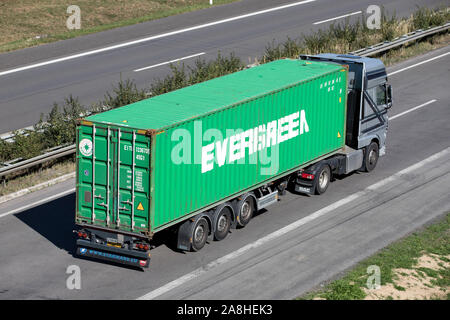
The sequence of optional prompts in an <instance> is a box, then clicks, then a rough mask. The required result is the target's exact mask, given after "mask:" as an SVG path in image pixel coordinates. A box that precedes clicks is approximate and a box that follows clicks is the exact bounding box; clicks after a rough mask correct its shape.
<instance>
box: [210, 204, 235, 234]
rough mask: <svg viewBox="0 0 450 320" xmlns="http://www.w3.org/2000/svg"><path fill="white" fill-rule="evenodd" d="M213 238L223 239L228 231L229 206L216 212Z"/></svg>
mask: <svg viewBox="0 0 450 320" xmlns="http://www.w3.org/2000/svg"><path fill="white" fill-rule="evenodd" d="M215 224H216V225H215V228H214V230H215V231H214V239H216V240H217V241H220V240H223V239H225V237H226V236H227V235H228V233H229V232H230V227H231V209H230V207H223V208H222V210H220V212H219V213H218V214H217V217H216V219H215Z"/></svg>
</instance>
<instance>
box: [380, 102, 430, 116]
mask: <svg viewBox="0 0 450 320" xmlns="http://www.w3.org/2000/svg"><path fill="white" fill-rule="evenodd" d="M436 101H437V100H436V99H433V100H430V101H428V102H425V103H422V104H421V105H420V106H417V107H414V108H411V109H409V110H406V111H403V112H401V113H399V114H396V115H395V116H392V117H390V118H389V120H394V119H395V118H398V117H401V116H404V115H405V114H407V113H410V112H412V111H414V110H417V109H420V108H423V107H425V106H427V105H429V104H432V103H434V102H436Z"/></svg>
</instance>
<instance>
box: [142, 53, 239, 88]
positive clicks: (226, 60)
mask: <svg viewBox="0 0 450 320" xmlns="http://www.w3.org/2000/svg"><path fill="white" fill-rule="evenodd" d="M243 67H244V64H243V63H242V61H241V60H240V59H239V58H238V57H236V56H235V55H234V53H231V54H230V56H229V57H224V56H222V55H221V54H220V52H219V53H218V55H217V58H216V59H215V60H212V61H208V62H207V61H205V60H204V59H197V60H196V61H195V62H194V66H192V67H190V66H188V67H186V66H185V65H184V63H182V64H181V65H180V64H170V69H171V71H172V72H171V74H169V75H167V76H166V77H165V78H164V79H156V80H155V82H154V83H152V84H151V85H150V92H151V94H152V96H157V95H160V94H163V93H167V92H170V91H173V90H177V89H181V88H184V87H187V86H190V85H193V84H196V83H200V82H203V81H207V80H210V79H213V78H217V77H220V76H224V75H226V74H230V73H233V72H236V71H239V70H241V69H242V68H243Z"/></svg>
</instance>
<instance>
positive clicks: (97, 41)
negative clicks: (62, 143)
mask: <svg viewBox="0 0 450 320" xmlns="http://www.w3.org/2000/svg"><path fill="white" fill-rule="evenodd" d="M295 2H299V1H279V0H277V1H265V0H264V1H255V0H245V1H242V2H239V3H234V4H230V5H226V6H223V7H220V8H218V7H215V8H210V9H207V10H202V11H199V12H192V13H187V14H183V15H179V16H176V17H169V18H165V19H161V20H157V21H150V22H147V23H144V24H139V25H136V26H130V27H125V28H119V29H116V30H110V31H106V32H101V33H98V34H95V35H89V36H85V37H80V38H76V39H71V40H67V41H61V42H58V43H54V44H49V45H43V46H40V47H36V48H29V49H24V50H20V51H17V52H12V53H6V54H0V74H1V73H2V72H4V71H6V70H10V69H14V68H19V67H23V66H26V65H29V64H35V63H39V62H42V61H47V60H51V59H57V58H64V57H66V56H68V55H71V54H76V53H80V52H87V51H89V50H95V49H101V48H104V47H108V46H111V45H116V44H119V43H124V42H126V41H134V40H136V39H140V38H143V37H148V36H155V35H159V34H165V33H167V32H171V31H174V30H183V29H185V28H188V27H192V26H198V25H201V24H205V23H211V22H214V21H220V20H223V19H226V18H230V17H236V16H240V15H245V14H250V13H252V12H257V11H260V10H265V9H268V8H274V7H278V6H282V5H286V4H292V3H295ZM442 3H443V2H442V0H427V1H425V0H416V1H414V2H411V1H409V0H394V1H388V0H379V1H377V3H376V4H379V5H384V6H385V7H386V9H387V10H388V11H389V12H394V11H396V13H397V15H398V16H407V15H409V14H410V13H411V12H412V11H414V10H415V8H416V5H427V6H433V7H434V6H436V5H438V4H442ZM330 4H333V5H330ZM370 4H374V3H373V1H370V0H364V1H358V2H355V1H351V0H341V1H339V2H338V5H336V1H332V0H315V1H312V2H307V3H303V4H301V5H298V6H295V7H290V8H285V9H282V10H277V11H273V12H267V13H264V14H259V15H254V16H250V17H246V18H242V19H239V20H235V21H231V22H226V23H220V24H216V25H212V26H208V27H205V28H200V29H197V30H192V31H188V32H183V33H178V34H176V35H172V36H167V37H162V38H159V39H154V40H151V41H146V42H140V43H136V44H133V45H129V46H125V47H121V48H117V49H115V50H109V51H104V52H101V53H97V54H93V55H87V56H83V57H80V58H77V59H72V60H67V61H63V62H58V63H54V64H50V65H45V66H42V67H37V68H33V69H29V70H24V71H19V72H14V73H10V74H6V75H0V115H1V116H0V133H3V132H7V131H10V130H14V129H19V128H23V127H27V126H29V125H32V124H34V123H35V122H36V121H37V120H38V119H39V116H40V114H41V113H47V112H48V111H50V109H51V108H52V106H53V102H59V103H60V102H62V101H63V98H64V97H67V96H69V95H70V94H73V95H74V96H78V97H80V100H81V101H82V102H83V103H86V104H89V103H92V102H98V101H99V100H101V99H102V98H103V96H104V94H105V93H106V91H108V90H111V86H112V85H114V84H117V82H118V81H119V79H120V77H121V76H122V78H123V79H126V78H131V79H134V80H135V81H136V83H137V84H138V86H139V87H146V86H148V85H149V83H150V82H151V81H152V80H153V79H154V78H161V77H164V76H165V75H166V74H167V73H168V72H169V67H168V66H167V65H161V66H159V67H157V68H152V69H149V70H145V71H141V72H134V71H133V70H136V69H139V68H143V67H146V66H150V65H155V64H161V63H164V62H166V61H170V60H174V59H179V58H181V57H186V56H190V55H195V54H197V53H201V52H205V55H203V56H202V58H205V59H213V58H214V57H215V56H216V55H217V52H218V50H220V51H221V52H222V53H224V54H228V53H229V52H235V53H236V54H237V55H238V56H239V57H241V58H242V59H243V60H244V61H245V62H253V61H254V59H255V57H257V56H260V55H261V54H262V53H263V51H264V48H265V46H266V45H267V44H268V43H269V42H271V41H272V40H273V39H277V40H283V39H286V37H287V36H289V37H292V38H295V37H298V36H300V35H301V34H302V33H308V32H310V31H311V30H317V29H319V28H323V27H326V26H327V25H328V24H330V23H331V21H330V22H326V23H322V24H319V25H314V23H316V22H320V21H323V20H328V19H332V18H335V17H339V16H342V15H346V14H348V13H352V12H355V11H365V9H366V8H367V6H368V5H370ZM357 16H358V15H353V16H351V17H350V19H356V17H357ZM336 21H337V20H336ZM192 62H193V59H190V60H185V63H187V64H189V63H192Z"/></svg>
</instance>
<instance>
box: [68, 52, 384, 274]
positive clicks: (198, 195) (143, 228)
mask: <svg viewBox="0 0 450 320" xmlns="http://www.w3.org/2000/svg"><path fill="white" fill-rule="evenodd" d="M391 106H392V89H391V86H390V85H389V84H388V82H387V74H386V69H385V67H384V65H383V63H382V62H381V61H380V60H378V59H372V58H366V57H359V56H354V55H339V54H320V55H314V56H307V55H305V56H300V57H299V58H298V59H281V60H277V61H274V62H270V63H266V64H263V65H259V66H255V67H251V68H247V69H244V70H241V71H238V72H235V73H232V74H229V75H225V76H222V77H218V78H215V79H212V80H209V81H206V82H202V83H199V84H195V85H191V86H188V87H185V88H182V89H179V90H175V91H172V92H169V93H166V94H163V95H159V96H156V97H152V98H149V99H145V100H142V101H139V102H136V103H133V104H130V105H127V106H123V107H120V108H117V109H113V110H109V111H106V112H103V113H99V114H95V115H92V116H88V117H86V118H83V119H79V121H78V125H77V128H76V130H77V135H76V136H77V142H76V143H77V146H78V147H77V152H76V159H77V171H76V173H77V177H76V212H75V224H76V230H74V232H75V234H76V237H77V240H76V246H77V249H76V254H77V255H78V256H80V257H86V258H89V259H91V258H93V259H99V260H105V261H108V262H113V263H118V264H124V265H128V266H133V267H138V268H148V266H149V263H150V251H151V248H152V241H154V237H155V234H157V233H159V232H161V231H163V230H168V231H172V232H170V233H169V234H173V237H174V241H175V242H176V246H177V248H178V249H179V250H181V251H199V250H201V249H202V248H203V247H204V246H205V244H206V242H207V241H208V239H213V240H215V241H221V240H223V239H225V237H227V236H228V235H229V234H230V229H231V228H243V227H245V226H246V225H247V224H248V223H249V222H250V220H251V219H252V217H253V216H254V214H255V213H256V212H258V211H259V210H262V209H263V208H266V207H268V206H270V205H273V204H275V203H276V202H278V201H280V199H281V198H282V196H283V195H284V194H285V193H286V190H290V191H292V192H293V193H304V194H309V195H313V194H318V195H320V194H323V193H324V192H325V191H326V190H327V188H328V186H329V184H330V182H331V181H332V177H333V175H345V174H348V173H350V172H353V171H358V170H359V171H366V172H370V171H372V170H373V169H374V168H375V166H376V164H377V162H378V158H379V157H380V156H383V155H384V154H385V152H386V134H387V129H388V116H387V112H388V109H389V108H391ZM244 230H245V229H244Z"/></svg>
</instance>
